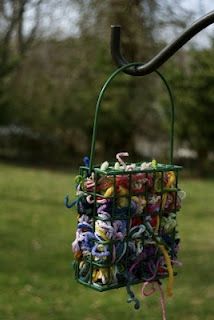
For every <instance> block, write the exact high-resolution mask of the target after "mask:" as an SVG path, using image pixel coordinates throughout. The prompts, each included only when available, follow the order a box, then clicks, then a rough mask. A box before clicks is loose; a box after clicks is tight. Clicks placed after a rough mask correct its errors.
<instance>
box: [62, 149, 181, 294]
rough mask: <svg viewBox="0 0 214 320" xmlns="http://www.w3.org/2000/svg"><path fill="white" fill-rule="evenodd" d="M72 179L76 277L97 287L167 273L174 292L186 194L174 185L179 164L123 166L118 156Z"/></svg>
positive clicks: (147, 279)
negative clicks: (180, 216) (179, 224)
mask: <svg viewBox="0 0 214 320" xmlns="http://www.w3.org/2000/svg"><path fill="white" fill-rule="evenodd" d="M127 155H128V154H127V153H120V154H118V155H117V156H116V158H117V162H116V163H113V164H109V163H108V162H107V161H106V162H104V163H103V164H101V166H97V167H95V168H94V170H93V172H89V169H88V167H87V166H85V167H81V168H80V175H79V176H78V177H77V178H76V193H77V199H76V200H75V201H74V202H73V203H72V204H71V205H69V202H68V197H67V198H66V199H65V202H66V205H67V207H72V206H73V205H74V204H75V205H76V206H77V212H78V223H77V230H76V238H75V240H74V241H73V243H72V251H73V254H74V258H75V271H76V278H77V279H78V281H79V282H81V283H82V284H85V285H87V286H89V287H92V288H94V289H96V290H99V291H104V290H108V289H113V288H118V287H122V286H126V287H127V290H128V293H129V295H130V296H131V297H132V299H133V294H132V291H131V290H130V285H131V284H135V283H140V282H144V283H153V282H157V281H158V282H159V283H160V280H161V279H163V278H165V277H168V278H169V279H168V285H167V293H168V295H169V296H170V295H172V286H173V278H174V273H175V272H174V266H175V265H176V264H178V262H177V254H178V250H179V241H180V239H179V235H178V230H177V220H176V218H177V213H178V211H179V210H180V208H181V202H182V199H183V197H184V192H183V191H181V190H180V189H179V187H178V173H179V171H180V170H181V167H179V166H174V165H162V164H158V163H157V162H156V161H154V160H153V161H152V162H150V163H145V162H144V163H137V164H126V163H125V162H124V161H123V159H122V157H123V156H127Z"/></svg>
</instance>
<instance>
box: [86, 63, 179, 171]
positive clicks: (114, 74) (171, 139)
mask: <svg viewBox="0 0 214 320" xmlns="http://www.w3.org/2000/svg"><path fill="white" fill-rule="evenodd" d="M139 65H142V63H141V62H132V63H128V64H126V65H123V66H122V67H120V68H118V69H116V70H115V71H114V72H113V73H112V74H111V75H110V76H109V78H108V79H107V80H106V82H105V83H104V85H103V87H102V89H101V91H100V93H99V96H98V99H97V103H96V110H95V115H94V125H93V134H92V142H91V152H90V163H89V172H91V171H92V170H93V163H94V154H95V143H96V137H97V122H98V115H99V111H100V105H101V102H102V99H103V97H104V94H105V92H106V89H107V88H108V86H109V85H110V83H111V82H112V80H113V79H114V78H115V77H116V76H117V75H118V74H119V73H120V72H122V71H124V70H125V69H128V68H129V67H137V66H139ZM154 72H155V73H157V74H158V75H159V77H160V78H161V80H162V81H163V83H164V84H165V86H166V89H167V92H168V94H169V98H170V103H171V127H170V156H169V160H170V164H172V162H173V150H174V122H175V107H174V100H173V96H172V92H171V89H170V87H169V84H168V83H167V81H166V79H165V78H164V76H163V75H162V74H161V73H160V72H159V71H157V70H155V71H154Z"/></svg>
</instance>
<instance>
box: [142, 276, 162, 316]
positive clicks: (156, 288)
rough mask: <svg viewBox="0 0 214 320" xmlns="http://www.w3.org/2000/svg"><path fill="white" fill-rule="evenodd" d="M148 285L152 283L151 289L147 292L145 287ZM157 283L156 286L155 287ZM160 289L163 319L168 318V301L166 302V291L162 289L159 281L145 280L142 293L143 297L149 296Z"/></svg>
mask: <svg viewBox="0 0 214 320" xmlns="http://www.w3.org/2000/svg"><path fill="white" fill-rule="evenodd" d="M148 285H152V287H151V289H150V290H149V291H148V292H145V289H146V287H147V286H148ZM155 285H156V287H155ZM157 290H159V292H160V304H161V310H162V320H166V303H165V297H164V292H163V290H162V287H161V285H160V283H159V282H157V281H155V282H148V281H147V282H145V283H144V284H143V287H142V290H141V293H142V297H143V298H144V297H148V296H150V295H151V294H153V293H154V292H155V291H157Z"/></svg>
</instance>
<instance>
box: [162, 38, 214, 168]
mask: <svg viewBox="0 0 214 320" xmlns="http://www.w3.org/2000/svg"><path fill="white" fill-rule="evenodd" d="M213 54H214V41H212V44H211V47H210V48H206V49H196V48H192V49H190V50H188V51H183V52H182V53H181V54H180V59H182V64H181V63H180V61H179V60H180V59H179V57H178V59H176V60H174V61H173V62H172V63H171V64H170V65H169V66H168V68H167V72H168V77H169V79H170V82H171V83H172V84H173V91H174V96H175V97H176V134H177V136H178V138H179V141H180V143H182V144H183V145H184V146H186V147H187V148H190V149H192V150H195V151H196V152H197V154H198V170H199V172H200V173H202V174H203V173H204V172H205V171H206V168H207V160H208V155H209V154H211V153H212V152H214V145H213V137H214V127H213V119H214V109H213V105H214V92H213V83H214V60H213Z"/></svg>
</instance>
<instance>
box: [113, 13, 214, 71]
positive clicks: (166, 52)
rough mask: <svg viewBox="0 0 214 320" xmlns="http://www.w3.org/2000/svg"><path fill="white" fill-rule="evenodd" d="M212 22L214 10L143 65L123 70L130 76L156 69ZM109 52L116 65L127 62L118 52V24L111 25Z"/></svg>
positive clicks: (213, 21)
mask: <svg viewBox="0 0 214 320" xmlns="http://www.w3.org/2000/svg"><path fill="white" fill-rule="evenodd" d="M212 23H214V10H213V11H211V12H209V13H208V14H206V15H204V16H203V17H201V18H200V19H198V20H196V21H195V22H194V23H193V24H192V25H191V26H190V27H189V28H187V29H186V30H185V31H184V32H183V33H182V34H181V35H180V36H179V37H178V38H177V39H175V40H174V41H173V42H171V43H170V44H169V45H167V46H166V47H165V48H164V49H162V50H161V51H160V52H159V53H158V54H156V55H155V56H154V57H153V58H152V59H151V60H150V61H148V62H147V63H146V64H144V65H140V66H132V67H130V68H128V69H124V70H123V72H125V73H127V74H129V75H132V76H144V75H146V74H149V73H151V72H153V71H155V70H156V69H158V68H159V67H160V66H161V65H162V64H164V62H166V61H167V60H168V59H169V58H170V57H171V56H172V55H173V54H174V53H175V52H177V51H178V50H179V49H180V48H181V47H182V46H183V45H184V44H185V43H187V42H188V41H189V40H190V39H192V38H193V37H194V36H195V35H196V34H197V33H199V32H200V31H201V30H203V29H205V28H206V27H208V26H209V25H210V24H212ZM111 54H112V58H113V60H114V61H115V63H116V65H117V66H119V67H121V66H123V65H126V64H128V63H129V62H128V61H127V60H126V59H125V58H124V57H123V56H122V54H121V52H120V26H119V25H113V26H111Z"/></svg>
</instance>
